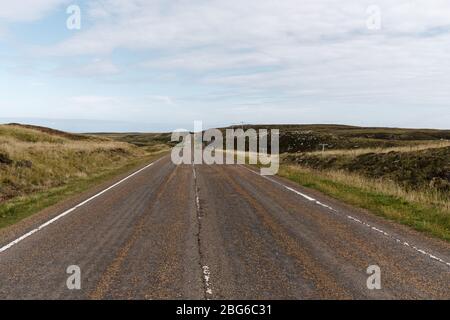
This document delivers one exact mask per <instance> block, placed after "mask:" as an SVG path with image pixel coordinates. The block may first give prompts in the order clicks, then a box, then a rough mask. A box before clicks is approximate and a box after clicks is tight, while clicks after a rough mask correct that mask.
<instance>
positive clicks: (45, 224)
mask: <svg viewBox="0 0 450 320" xmlns="http://www.w3.org/2000/svg"><path fill="white" fill-rule="evenodd" d="M161 159H162V158H160V159H158V160H156V161H154V162H152V163H150V164H149V165H147V166H145V167H143V168H142V169H139V170H137V171H136V172H134V173H132V174H130V175H129V176H127V177H125V178H123V179H122V180H120V181H119V182H117V183H115V184H113V185H112V186H110V187H108V188H106V189H105V190H103V191H101V192H99V193H97V194H96V195H94V196H92V197H90V198H89V199H87V200H85V201H83V202H81V203H79V204H77V205H76V206H75V207H73V208H70V209H68V210H66V211H64V212H63V213H61V214H60V215H58V216H56V217H54V218H53V219H50V220H49V221H47V222H45V223H43V224H41V225H40V226H39V227H37V228H35V229H33V230H31V231H29V232H27V233H25V234H24V235H22V236H21V237H19V238H17V239H16V240H14V241H11V242H10V243H8V244H7V245H5V246H3V247H1V248H0V253H2V252H4V251H6V250H8V249H10V248H11V247H13V246H15V245H16V244H18V243H19V242H21V241H23V240H25V239H26V238H28V237H29V236H31V235H33V234H35V233H36V232H38V231H40V230H42V229H44V228H45V227H47V226H49V225H51V224H52V223H54V222H56V221H58V220H59V219H61V218H63V217H65V216H67V215H68V214H69V213H72V212H73V211H75V210H76V209H78V208H80V207H82V206H84V205H85V204H87V203H89V202H91V201H92V200H94V199H96V198H98V197H100V196H101V195H102V194H104V193H106V192H108V191H109V190H111V189H113V188H115V187H117V186H118V185H119V184H121V183H123V182H125V181H126V180H128V179H130V178H131V177H134V176H135V175H137V174H139V173H141V172H142V171H144V170H145V169H148V168H149V167H151V166H153V165H154V164H155V163H157V162H158V161H160V160H161Z"/></svg>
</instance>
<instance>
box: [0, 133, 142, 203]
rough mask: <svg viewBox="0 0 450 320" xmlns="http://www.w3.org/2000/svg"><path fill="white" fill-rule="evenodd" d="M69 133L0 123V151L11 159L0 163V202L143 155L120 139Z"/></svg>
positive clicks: (102, 170)
mask: <svg viewBox="0 0 450 320" xmlns="http://www.w3.org/2000/svg"><path fill="white" fill-rule="evenodd" d="M73 137H74V138H73V139H71V136H70V135H67V136H58V135H54V134H50V133H45V132H41V131H39V130H34V129H29V128H23V127H19V126H5V125H0V154H3V155H4V156H6V157H7V158H8V159H10V160H11V161H12V162H11V163H9V164H7V163H3V164H0V183H1V184H0V202H1V201H4V200H7V199H11V198H13V197H16V196H19V195H24V194H29V193H32V192H37V191H44V190H47V189H49V188H52V187H58V186H61V185H64V184H66V183H68V182H69V181H71V180H72V179H74V178H83V177H87V176H89V175H93V174H100V173H102V172H105V171H108V170H114V169H117V168H120V167H122V166H124V165H126V164H127V163H129V162H130V160H133V159H136V158H139V157H143V156H145V155H146V152H145V151H144V150H141V149H139V148H137V147H134V146H132V145H130V144H128V143H124V142H116V141H112V140H110V139H105V138H97V137H86V138H84V137H83V139H78V137H77V136H73Z"/></svg>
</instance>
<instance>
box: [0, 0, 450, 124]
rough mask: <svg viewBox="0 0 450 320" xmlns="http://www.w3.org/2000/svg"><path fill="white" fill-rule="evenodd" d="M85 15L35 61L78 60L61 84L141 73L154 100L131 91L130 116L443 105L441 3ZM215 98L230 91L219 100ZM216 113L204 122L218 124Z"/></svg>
mask: <svg viewBox="0 0 450 320" xmlns="http://www.w3.org/2000/svg"><path fill="white" fill-rule="evenodd" d="M31 3H33V4H31ZM59 3H60V1H56V0H47V1H44V0H39V1H29V4H30V6H31V7H33V6H34V7H35V9H36V10H34V11H27V10H28V9H26V10H24V12H22V13H20V14H19V13H16V12H15V11H16V10H12V9H11V8H13V7H14V4H12V5H10V6H9V9H7V10H6V11H5V10H3V13H2V12H1V11H0V17H5V18H6V19H7V20H9V21H13V20H15V21H20V19H22V21H24V20H27V19H28V20H31V19H37V18H38V17H42V15H44V14H45V13H46V12H48V11H49V10H51V8H53V7H55V6H57V5H58V4H59ZM372 4H376V5H378V6H379V7H380V9H381V18H382V20H381V22H382V25H381V30H379V31H371V30H368V29H367V28H366V19H367V13H366V8H367V7H368V6H369V5H372ZM16 9H17V8H16ZM0 10H1V9H0ZM8 10H9V13H8ZM19 11H20V10H19ZM5 12H6V13H5ZM82 12H83V17H86V18H83V19H88V20H89V21H88V22H89V23H83V28H82V29H81V30H80V31H77V32H74V33H72V35H71V36H70V38H68V39H65V40H64V41H60V42H58V43H55V44H53V45H50V46H43V47H40V48H38V50H35V51H33V52H32V53H33V54H35V53H39V54H40V56H39V57H44V58H45V57H50V58H51V59H54V60H55V61H65V60H64V59H67V61H71V60H70V59H78V58H80V57H81V59H80V60H77V62H76V63H74V64H66V65H72V66H71V67H70V68H60V69H58V72H59V73H61V72H63V73H64V74H68V75H70V76H73V75H75V76H89V77H90V76H107V77H109V76H111V75H114V76H115V77H117V78H120V76H121V75H123V74H124V73H125V74H126V75H129V73H127V72H130V73H131V72H142V73H146V72H147V73H148V74H149V76H148V77H149V79H151V80H149V82H151V83H150V85H152V86H154V87H156V86H158V87H159V88H163V89H161V92H163V93H161V92H157V91H156V90H153V88H152V92H153V93H154V94H153V95H148V94H147V93H146V92H140V94H141V95H146V98H145V99H146V101H145V102H144V101H141V102H139V104H138V105H139V110H147V109H146V106H148V105H153V104H155V105H158V106H160V105H162V106H171V107H172V108H169V109H170V110H175V109H176V110H178V112H181V114H184V115H185V114H186V113H183V112H184V111H180V110H181V109H177V108H178V107H180V108H181V107H182V104H183V101H184V103H185V104H186V105H185V109H186V110H189V108H191V107H192V106H193V105H194V104H195V112H197V113H198V114H200V115H203V114H205V112H204V111H205V110H204V109H202V108H210V109H213V108H218V109H219V108H221V107H223V106H225V105H226V106H228V107H229V108H228V109H227V110H235V111H236V112H238V113H243V114H245V112H244V111H243V110H249V112H252V113H253V115H254V116H255V118H258V119H259V118H260V117H262V118H264V117H265V118H266V119H267V120H269V121H270V120H272V119H275V118H277V116H275V115H276V114H281V115H284V117H285V119H286V120H291V119H293V118H294V115H295V113H296V110H297V112H298V114H307V115H311V114H312V113H311V112H309V113H308V112H306V113H305V110H311V109H314V108H317V110H318V111H317V114H318V115H320V114H321V112H322V111H323V113H325V111H324V110H327V111H326V113H327V115H330V117H331V116H335V117H336V119H339V118H340V117H341V118H342V117H343V116H342V115H340V114H339V112H335V113H330V112H329V110H331V109H333V108H335V109H336V108H337V109H338V108H344V109H345V108H350V107H358V108H363V109H364V108H367V110H369V109H370V108H372V107H374V106H377V105H382V106H385V107H386V108H389V106H390V107H391V108H403V109H405V108H409V107H410V106H418V105H421V106H422V108H428V109H427V110H438V109H439V108H441V107H442V106H443V105H446V103H448V101H450V92H449V90H448V88H447V87H448V83H450V61H449V59H448V52H449V51H450V2H449V1H448V0H429V1H418V0H396V1H392V0H377V1H375V2H374V1H372V0H362V1H356V0H345V1H336V0H302V1H301V0H283V1H274V0H227V1H223V0H208V1H193V0H177V1H166V0H154V1H148V0H128V1H122V0H102V1H89V2H88V4H87V5H86V6H84V7H82ZM84 26H86V27H84ZM0 34H1V30H0ZM117 52H127V53H129V52H131V53H137V54H136V57H137V58H136V60H138V61H134V60H133V63H129V61H127V62H123V61H122V63H120V62H118V61H120V59H119V60H113V58H112V57H113V55H114V54H115V53H117ZM96 57H102V58H101V59H96ZM59 59H61V60H59ZM86 60H87V61H88V62H87V63H83V64H81V63H80V62H79V61H86ZM173 75H175V76H173ZM177 76H179V77H177ZM130 78H131V77H123V81H129V79H130ZM115 79H116V78H115ZM155 79H157V80H155ZM166 79H170V80H166ZM179 79H182V80H179ZM175 80H177V81H180V82H181V85H180V87H181V89H186V91H189V89H190V88H193V87H194V86H195V89H197V91H194V90H192V94H191V95H192V96H193V98H191V99H188V98H186V99H183V97H182V95H183V94H185V93H183V94H181V93H180V94H179V96H177V94H178V92H175V93H173V94H172V93H171V92H169V90H168V89H166V88H167V87H169V86H172V84H173V82H176V81H175ZM152 81H153V82H152ZM150 85H149V87H150ZM164 86H166V87H164ZM112 90H114V89H112ZM142 90H143V91H145V90H147V89H142ZM167 92H169V95H170V97H169V96H168V94H167ZM222 92H232V93H233V94H232V95H229V96H226V97H225V98H223V97H222ZM185 95H186V94H185ZM85 98H86V97H85ZM91 99H92V97H91ZM173 101H176V102H177V103H176V104H175V103H173ZM72 102H73V101H72ZM77 103H78V105H105V107H104V109H103V111H105V110H107V105H110V106H114V105H115V104H117V105H121V106H122V107H123V106H125V105H130V104H131V103H132V101H130V99H128V100H127V101H123V100H121V101H120V102H118V101H101V100H99V101H94V100H92V101H91V102H89V99H87V100H84V101H83V100H80V101H77ZM74 105H75V104H74ZM204 106H205V107H204ZM206 106H207V107H206ZM110 108H113V107H110ZM118 108H119V107H118ZM233 108H236V109H233ZM239 108H244V109H239ZM271 108H272V109H271ZM85 109H86V108H85ZM85 109H83V110H85ZM74 110H75V109H74ZM387 110H388V109H387ZM439 110H442V109H439ZM190 111H191V112H192V113H194V111H193V109H190ZM139 112H141V111H136V112H135V113H132V112H131V113H132V114H134V115H136V116H139V114H140V113H139ZM186 112H187V111H186ZM220 112H222V111H220ZM220 112H213V113H212V114H213V116H220V117H222V116H223V118H225V112H224V113H220ZM436 112H438V111H436ZM439 112H442V111H439ZM430 113H432V112H431V111H430ZM117 114H118V115H119V114H120V112H119V111H118V112H117ZM368 114H370V115H371V116H374V117H375V116H378V117H379V118H380V119H381V118H383V117H384V118H391V116H390V115H383V114H378V115H377V113H376V112H368ZM359 115H360V116H361V117H363V112H362V111H361V113H360V114H359ZM248 117H249V118H248V119H249V121H251V119H250V113H249V114H248ZM436 118H439V119H442V118H443V117H442V116H439V115H438V114H436ZM227 119H228V118H227ZM347 119H352V118H351V117H348V118H347ZM419 120H420V119H419ZM411 121H412V120H411ZM436 121H437V120H436ZM436 123H437V122H436Z"/></svg>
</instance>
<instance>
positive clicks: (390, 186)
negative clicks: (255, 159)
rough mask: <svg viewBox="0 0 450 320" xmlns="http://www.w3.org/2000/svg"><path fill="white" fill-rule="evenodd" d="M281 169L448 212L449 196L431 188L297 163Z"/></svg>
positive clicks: (449, 205) (449, 212) (449, 209)
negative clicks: (407, 187) (408, 186)
mask: <svg viewBox="0 0 450 320" xmlns="http://www.w3.org/2000/svg"><path fill="white" fill-rule="evenodd" d="M282 170H285V172H286V170H287V171H291V172H293V171H300V172H302V173H306V174H308V175H309V176H312V177H314V176H317V177H323V178H326V179H329V180H332V181H336V182H339V183H343V184H345V185H349V186H352V187H356V188H358V189H361V190H365V191H369V192H378V193H381V194H385V195H390V196H394V197H398V198H401V199H404V200H406V201H410V202H414V203H420V204H423V205H428V206H432V207H438V208H440V209H441V210H443V211H447V212H448V214H450V198H448V197H446V196H445V195H443V194H442V193H439V192H437V191H435V190H432V189H426V190H420V191H413V190H408V191H407V190H405V189H403V188H402V187H401V186H399V185H398V184H396V183H395V182H393V181H390V180H386V179H371V178H367V177H364V176H361V175H358V174H355V173H350V172H347V171H343V170H320V171H318V170H314V169H310V168H305V167H302V166H298V165H283V168H282Z"/></svg>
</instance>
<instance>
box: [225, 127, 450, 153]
mask: <svg viewBox="0 0 450 320" xmlns="http://www.w3.org/2000/svg"><path fill="white" fill-rule="evenodd" d="M241 127H243V128H244V129H248V128H253V129H256V130H258V129H279V130H280V152H281V153H285V152H289V153H292V152H310V151H319V150H322V148H323V147H325V149H326V150H337V149H345V150H348V149H363V148H389V147H401V146H410V145H418V144H423V143H424V142H426V141H436V140H450V130H433V129H401V128H374V127H367V128H365V127H356V126H346V125H326V124H316V125H243V126H232V127H228V128H241ZM224 129H226V128H222V130H224ZM324 145H325V146H324Z"/></svg>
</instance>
